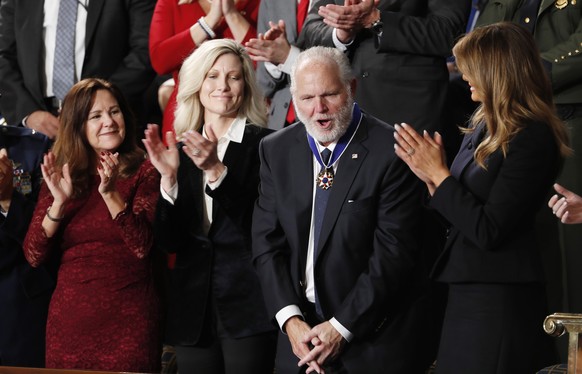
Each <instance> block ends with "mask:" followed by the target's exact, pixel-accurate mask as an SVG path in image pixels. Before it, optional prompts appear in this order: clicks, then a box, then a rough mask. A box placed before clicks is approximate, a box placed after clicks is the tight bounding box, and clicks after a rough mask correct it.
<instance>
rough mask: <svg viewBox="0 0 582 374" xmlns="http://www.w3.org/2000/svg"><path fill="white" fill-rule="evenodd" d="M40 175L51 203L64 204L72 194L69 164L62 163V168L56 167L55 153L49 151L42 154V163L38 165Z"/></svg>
mask: <svg viewBox="0 0 582 374" xmlns="http://www.w3.org/2000/svg"><path fill="white" fill-rule="evenodd" d="M40 170H41V172H42V177H43V179H44V182H45V183H46V185H47V187H48V189H49V191H50V192H51V195H52V196H53V199H54V203H53V205H57V204H58V205H64V204H65V203H67V202H68V201H69V199H70V198H71V196H72V195H73V183H72V181H71V175H70V174H69V164H64V165H63V168H62V169H58V168H57V166H56V163H55V155H54V154H53V153H52V152H51V151H49V152H48V153H47V154H46V155H44V158H43V163H42V164H41V165H40Z"/></svg>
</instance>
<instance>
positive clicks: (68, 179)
mask: <svg viewBox="0 0 582 374" xmlns="http://www.w3.org/2000/svg"><path fill="white" fill-rule="evenodd" d="M41 171H42V174H43V178H44V184H43V185H42V187H41V191H40V196H39V200H38V204H37V206H36V209H35V212H34V216H33V220H32V223H31V225H30V227H29V230H28V233H27V235H26V239H25V242H24V253H25V256H26V259H27V260H28V262H29V263H30V264H31V265H32V266H39V265H40V264H42V263H43V262H45V261H46V260H47V259H48V257H49V256H51V255H56V256H60V258H61V260H60V268H59V272H58V280H57V286H56V289H55V291H54V294H53V296H52V299H51V303H50V307H49V315H48V321H47V329H46V366H47V367H49V368H62V369H93V370H114V371H142V372H153V371H156V370H159V359H160V347H161V345H160V339H159V322H158V320H159V300H158V296H157V294H156V291H155V289H154V286H153V278H152V266H151V265H152V264H151V258H150V250H151V248H152V242H153V233H152V231H153V228H152V221H153V218H154V210H155V204H156V200H157V197H158V190H159V175H158V173H157V172H156V170H155V169H154V168H153V166H152V165H151V163H150V162H149V161H148V160H145V157H144V152H143V151H142V150H141V149H140V148H138V147H137V145H136V142H135V125H134V123H133V120H132V118H131V117H130V112H129V110H128V106H127V103H126V102H125V100H124V98H123V97H122V95H121V93H120V91H119V90H118V89H117V88H115V87H114V86H112V85H111V84H110V83H108V82H106V81H103V80H99V79H86V80H82V81H80V82H78V83H77V84H76V85H75V86H73V88H72V89H71V91H70V92H69V93H68V94H67V96H66V97H65V100H64V102H63V108H62V112H61V115H60V128H59V132H58V135H57V140H56V142H55V144H54V147H53V150H52V152H49V153H48V154H47V155H45V156H44V160H43V165H41Z"/></svg>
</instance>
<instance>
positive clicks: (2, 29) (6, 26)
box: [0, 0, 155, 138]
mask: <svg viewBox="0 0 582 374" xmlns="http://www.w3.org/2000/svg"><path fill="white" fill-rule="evenodd" d="M60 1H61V0H59V1H56V0H45V1H39V0H2V1H1V3H0V93H1V94H2V98H1V99H0V112H2V115H3V116H4V117H5V118H6V120H7V122H8V123H9V124H23V125H25V126H26V127H29V128H32V129H35V130H36V131H40V132H42V133H44V134H46V135H47V136H49V137H50V138H53V137H54V136H55V135H56V131H57V129H58V121H57V119H56V116H55V115H56V114H57V112H58V109H59V108H58V107H59V104H58V101H57V100H55V98H54V92H52V90H50V92H49V90H48V88H47V73H46V72H45V66H46V64H47V63H46V61H45V58H46V57H45V56H46V53H47V51H52V49H54V43H55V42H54V39H53V41H52V44H51V42H49V41H48V38H47V34H48V31H50V27H52V32H53V34H52V35H53V36H54V35H55V34H54V30H55V24H56V20H54V15H56V13H57V12H58V7H59V2H60ZM77 3H78V5H77V7H78V13H77V14H78V15H77V26H76V27H77V30H79V29H82V30H84V34H85V38H84V43H82V42H81V40H79V39H78V40H77V41H76V43H77V44H76V46H75V48H76V50H75V58H76V59H78V58H81V57H82V54H83V52H80V51H79V47H83V46H84V57H82V60H80V61H82V63H81V64H80V65H81V66H76V77H77V78H78V79H82V78H87V77H98V78H103V79H107V80H109V81H111V82H112V83H115V84H116V85H117V86H118V87H119V88H120V89H121V90H122V92H123V93H124V95H125V96H126V98H127V99H128V101H129V102H130V104H131V106H132V109H134V111H136V112H137V113H136V114H137V115H138V117H139V111H140V106H141V104H142V100H143V99H142V98H143V93H144V92H145V90H146V89H147V87H148V86H149V84H150V83H151V81H152V79H153V77H154V73H153V70H152V69H151V67H150V61H149V54H148V36H149V26H150V21H151V16H152V13H153V9H154V5H155V0H134V1H129V0H126V1H106V0H84V1H81V0H79V1H78V2H77ZM55 9H57V10H55ZM51 15H52V16H51ZM85 19H86V21H84V20H85ZM83 22H85V25H83ZM57 37H58V35H57ZM47 43H49V45H48V46H47ZM51 45H52V48H50V46H51ZM51 53H52V52H51ZM77 61H79V60H77ZM51 63H52V62H51ZM77 65H78V63H77ZM79 72H80V73H79Z"/></svg>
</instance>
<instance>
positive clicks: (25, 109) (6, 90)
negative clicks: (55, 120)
mask: <svg viewBox="0 0 582 374" xmlns="http://www.w3.org/2000/svg"><path fill="white" fill-rule="evenodd" d="M16 1H18V0H2V2H1V3H0V94H1V95H2V97H0V108H1V109H0V111H1V112H2V115H3V116H4V117H5V118H6V120H7V122H8V123H9V124H10V125H17V124H19V123H20V121H22V120H23V119H24V117H26V116H27V115H28V114H30V113H32V112H34V111H35V110H40V109H42V107H41V104H40V103H39V102H38V101H37V100H38V99H37V100H35V94H34V93H32V92H30V91H29V90H28V89H27V87H26V86H25V83H24V78H23V76H22V72H21V70H20V67H19V61H18V55H17V53H18V52H17V48H16V44H17V35H16V29H15V27H16V26H17V25H16V9H15V8H16ZM41 15H42V12H41ZM38 22H41V25H42V19H40V20H39V21H38ZM23 48H25V47H23ZM26 48H34V45H33V43H31V44H30V45H29V46H27V47H26ZM31 63H33V62H31ZM38 63H40V61H39V62H38ZM39 87H40V84H39ZM39 93H40V92H39Z"/></svg>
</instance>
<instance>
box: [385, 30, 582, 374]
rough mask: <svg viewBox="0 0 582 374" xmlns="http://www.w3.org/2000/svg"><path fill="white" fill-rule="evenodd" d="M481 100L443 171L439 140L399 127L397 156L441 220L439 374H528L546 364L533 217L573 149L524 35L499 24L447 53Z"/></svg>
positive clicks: (548, 349)
mask: <svg viewBox="0 0 582 374" xmlns="http://www.w3.org/2000/svg"><path fill="white" fill-rule="evenodd" d="M453 53H454V55H455V58H456V62H457V66H458V68H459V70H460V72H461V73H462V75H463V79H465V80H467V82H468V83H469V86H470V87H471V98H472V100H474V101H476V102H479V103H480V104H479V108H478V109H477V111H476V112H475V113H474V114H473V117H472V118H471V121H470V126H469V129H467V130H466V131H465V132H466V135H465V138H464V139H463V142H462V144H461V148H460V150H459V152H458V154H457V156H456V157H455V159H454V161H453V163H452V165H451V168H450V170H449V168H448V167H447V163H446V160H445V157H444V148H443V141H442V138H441V136H440V134H438V133H436V134H435V135H434V136H431V135H430V134H428V132H426V131H425V132H424V133H423V134H422V135H420V134H419V133H417V132H416V131H415V130H414V129H413V127H412V126H410V125H407V124H402V125H401V126H397V134H396V140H397V143H398V144H397V146H396V154H397V155H398V156H399V157H400V158H401V159H402V160H403V161H404V162H406V163H407V164H408V166H409V167H410V169H411V170H412V171H413V172H414V173H415V174H416V175H417V176H418V177H419V178H420V179H421V180H422V181H423V182H424V183H425V184H426V186H427V188H428V191H429V193H430V195H431V199H430V201H429V206H430V207H431V208H432V209H434V210H435V211H436V213H438V214H439V215H440V216H441V218H442V219H443V221H445V222H446V223H447V228H448V230H449V231H448V232H449V235H448V238H447V243H446V245H445V248H444V250H443V252H442V253H441V255H440V257H439V258H438V259H437V261H436V264H435V266H434V268H433V270H432V277H433V278H434V279H436V280H437V281H439V282H443V283H446V284H448V286H449V294H448V302H447V307H446V314H445V320H444V323H443V329H442V334H441V342H440V345H439V352H438V356H437V367H436V372H437V373H443V374H445V373H446V374H455V373H463V374H464V373H498V374H502V373H535V372H536V371H537V370H539V369H541V368H543V367H545V366H547V365H549V364H551V363H553V362H554V361H555V357H554V351H553V349H552V341H551V340H549V339H548V338H549V337H548V336H547V335H546V334H545V333H544V332H543V330H542V329H541V326H542V323H543V321H544V318H545V316H546V315H547V305H546V295H545V285H544V281H545V277H544V270H543V267H542V261H541V258H540V253H539V248H538V247H539V243H538V242H537V241H536V235H535V225H534V223H535V217H536V214H537V212H538V211H539V210H540V209H541V207H542V205H543V203H544V200H545V199H546V196H547V193H548V192H549V190H550V188H551V185H552V183H553V181H554V180H555V178H556V176H557V173H558V171H559V170H560V166H561V165H562V164H563V162H564V158H565V156H567V155H568V154H569V153H570V152H571V150H570V148H569V147H568V136H567V131H566V127H565V126H564V124H563V123H562V121H560V119H559V118H558V116H557V114H556V110H555V107H554V103H553V101H552V88H551V85H550V82H549V79H548V78H547V76H546V75H545V72H544V67H543V65H542V62H541V60H540V57H539V52H538V49H537V47H536V45H535V42H534V40H533V38H532V36H531V35H530V34H529V33H528V32H527V31H526V30H525V29H523V28H521V27H520V26H517V25H514V24H511V23H500V24H494V25H491V26H485V27H482V28H477V29H475V30H474V31H472V32H471V33H469V34H467V35H466V36H464V37H463V38H461V40H460V41H459V42H458V43H457V44H456V45H455V47H454V48H453Z"/></svg>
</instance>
